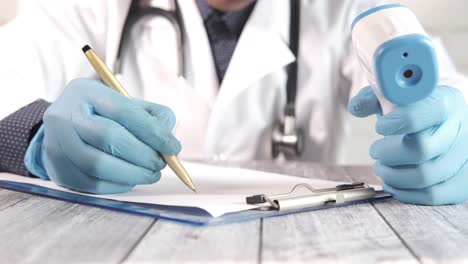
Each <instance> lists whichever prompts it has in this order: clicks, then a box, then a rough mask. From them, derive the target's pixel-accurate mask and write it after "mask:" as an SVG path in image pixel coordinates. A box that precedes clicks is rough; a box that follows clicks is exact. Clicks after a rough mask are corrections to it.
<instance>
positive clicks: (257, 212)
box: [0, 180, 391, 226]
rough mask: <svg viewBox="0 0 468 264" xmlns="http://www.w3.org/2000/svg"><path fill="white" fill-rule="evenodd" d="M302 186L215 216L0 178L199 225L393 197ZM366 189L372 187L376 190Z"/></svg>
mask: <svg viewBox="0 0 468 264" xmlns="http://www.w3.org/2000/svg"><path fill="white" fill-rule="evenodd" d="M299 185H301V186H298V185H296V186H295V187H294V188H293V189H292V190H291V192H289V193H285V194H278V195H270V196H267V195H264V194H257V195H253V196H248V197H246V202H247V203H249V202H250V203H253V202H256V203H259V202H261V204H262V206H259V207H258V208H257V209H252V210H247V211H241V212H234V213H227V214H224V215H222V216H220V217H215V218H213V217H212V216H211V215H210V214H209V213H207V212H206V211H205V210H202V209H199V208H194V207H182V206H166V205H149V204H141V203H130V202H122V201H116V200H110V199H104V198H98V197H91V196H86V195H80V194H76V193H69V192H64V191H59V190H54V189H50V188H45V187H42V186H37V185H33V184H28V183H19V182H13V181H6V180H0V188H4V189H8V190H13V191H18V192H24V193H29V194H34V195H38V196H43V197H48V198H53V199H58V200H62V201H67V202H72V203H78V204H82V205H88V206H94V207H99V208H104V209H109V210H114V211H118V212H124V213H130V214H135V215H141V216H146V217H151V218H157V219H164V220H169V221H175V222H179V223H183V224H189V225H195V226H208V225H222V224H229V223H237V222H243V221H249V220H255V219H260V218H267V217H276V216H282V215H288V214H295V213H301V212H308V211H315V210H322V209H328V208H333V207H340V206H347V205H353V204H360V203H367V202H374V201H381V200H388V199H391V195H390V194H387V193H385V192H383V191H375V190H374V189H373V188H372V187H369V186H367V185H366V184H364V183H351V184H345V185H338V186H336V187H332V188H327V189H314V188H313V187H312V186H303V184H299ZM302 187H304V188H307V189H309V191H310V194H308V195H298V196H296V195H295V194H296V191H297V190H298V188H302ZM366 188H371V189H372V190H373V191H372V190H370V189H366ZM358 194H360V195H358ZM317 197H319V198H317ZM333 198H335V200H333ZM268 200H270V201H271V202H272V203H273V204H279V207H278V208H276V207H275V206H273V205H272V204H271V203H270V202H269V201H268ZM285 201H286V203H285ZM291 201H292V202H293V204H295V206H294V207H289V208H287V207H285V206H284V205H285V204H288V203H290V202H291ZM311 201H315V203H311ZM318 201H320V202H318Z"/></svg>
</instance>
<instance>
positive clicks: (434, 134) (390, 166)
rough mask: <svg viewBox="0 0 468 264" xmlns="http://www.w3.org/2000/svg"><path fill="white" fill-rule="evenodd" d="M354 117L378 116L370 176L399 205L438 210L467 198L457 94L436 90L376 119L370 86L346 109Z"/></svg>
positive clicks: (466, 134) (467, 120) (465, 125)
mask: <svg viewBox="0 0 468 264" xmlns="http://www.w3.org/2000/svg"><path fill="white" fill-rule="evenodd" d="M349 111H350V112H351V113H352V114H353V115H354V116H357V117H366V116H369V115H372V114H377V117H378V121H377V124H376V131H377V133H379V134H381V135H383V136H384V138H383V139H380V140H377V141H376V142H374V144H373V145H372V146H371V149H370V155H371V157H372V158H373V159H375V160H377V162H376V163H375V164H374V166H373V169H374V172H375V173H376V174H377V175H378V176H380V177H381V178H382V180H383V182H384V184H383V188H384V190H385V191H386V192H388V193H391V194H393V196H394V197H395V198H396V199H398V200H400V201H402V202H408V203H416V204H427V205H440V204H452V203H461V202H463V201H465V200H466V199H468V164H467V161H468V107H467V105H466V103H465V101H464V98H463V95H462V94H461V92H460V91H459V90H457V89H454V88H451V87H447V86H439V87H437V88H436V89H435V90H434V92H433V93H432V94H431V95H430V96H429V97H427V98H425V99H423V100H421V101H419V102H416V103H413V104H410V105H407V106H399V107H397V108H396V109H394V110H393V111H391V112H390V113H388V114H386V115H383V116H382V115H381V114H380V113H381V109H380V104H379V102H378V100H377V97H376V96H375V94H374V92H373V91H372V89H371V88H370V87H366V88H364V89H362V90H361V91H360V92H359V93H358V94H357V95H356V96H355V97H354V98H352V100H351V102H350V104H349Z"/></svg>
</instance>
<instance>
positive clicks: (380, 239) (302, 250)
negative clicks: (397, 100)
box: [0, 162, 468, 263]
mask: <svg viewBox="0 0 468 264" xmlns="http://www.w3.org/2000/svg"><path fill="white" fill-rule="evenodd" d="M228 165H231V166H232V165H236V166H240V167H247V168H253V169H259V170H265V171H272V172H281V173H287V174H292V175H297V176H304V177H315V178H321V179H329V180H341V181H343V180H344V181H366V182H369V183H379V180H378V178H377V177H375V176H374V175H373V174H372V171H371V169H370V168H368V167H324V166H320V165H317V164H311V163H289V164H284V165H280V164H273V163H271V162H254V163H249V164H242V163H237V164H232V163H231V164H228ZM0 201H1V202H0V227H1V229H0V263H72V262H73V263H74V262H80V263H152V262H158V263H161V262H163V263H164V262H174V263H184V262H197V263H207V262H210V263H225V262H228V263H229V262H232V263H274V262H284V261H291V262H294V263H301V262H304V263H314V262H315V263H329V262H330V263H335V262H341V263H348V262H357V263H375V262H404V263H418V262H422V263H433V262H451V263H459V262H468V204H466V203H465V204H462V205H453V206H439V207H429V206H416V205H408V204H401V203H399V202H397V201H389V202H376V203H373V204H360V205H354V206H349V207H343V208H334V209H328V210H322V211H314V212H308V213H302V214H296V215H288V216H282V217H276V218H267V219H263V220H257V221H250V222H243V223H237V224H229V225H222V226H214V227H193V226H188V225H181V224H177V223H173V222H168V221H163V220H155V219H152V218H147V217H140V216H135V215H130V214H124V213H118V212H114V211H109V210H104V209H99V208H94V207H89V206H83V205H78V204H73V203H67V202H62V201H58V200H53V199H47V198H42V197H37V196H32V195H28V194H24V193H19V192H12V191H8V190H2V189H0Z"/></svg>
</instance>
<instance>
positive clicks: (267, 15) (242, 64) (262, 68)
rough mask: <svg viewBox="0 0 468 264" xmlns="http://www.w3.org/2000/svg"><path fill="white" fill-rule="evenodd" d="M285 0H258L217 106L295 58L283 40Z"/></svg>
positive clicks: (238, 45)
mask: <svg viewBox="0 0 468 264" xmlns="http://www.w3.org/2000/svg"><path fill="white" fill-rule="evenodd" d="M288 3H289V2H288V1H270V0H258V2H257V4H256V6H255V8H254V10H253V12H252V15H251V17H250V19H249V21H248V22H247V24H246V25H245V27H244V30H243V32H242V34H241V37H240V39H239V41H238V44H237V47H236V49H235V51H234V54H233V56H232V58H231V61H230V63H229V67H228V69H227V72H226V75H225V77H224V80H223V82H222V84H221V89H220V92H219V94H218V98H217V101H216V106H218V105H220V106H222V105H226V103H228V102H229V101H230V100H234V99H235V98H236V96H237V95H238V94H240V93H241V92H242V91H244V90H245V89H247V88H249V87H252V86H253V84H254V83H255V82H258V81H260V80H261V79H262V77H264V76H266V75H268V74H269V73H271V72H273V71H275V70H278V69H280V68H282V67H284V66H286V65H287V64H289V63H291V62H293V61H294V60H295V57H294V55H293V54H292V52H291V51H290V49H289V46H288V43H287V41H285V40H286V39H288V36H287V35H288V33H289V32H288V31H287V27H288V25H289V15H288V13H289V12H285V10H287V9H289V4H288ZM278 11H280V12H278Z"/></svg>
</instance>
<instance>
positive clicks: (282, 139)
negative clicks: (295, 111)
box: [271, 115, 304, 159]
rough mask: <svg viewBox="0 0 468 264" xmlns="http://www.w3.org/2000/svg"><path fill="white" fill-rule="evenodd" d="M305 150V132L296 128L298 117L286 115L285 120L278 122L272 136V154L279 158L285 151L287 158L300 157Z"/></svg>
mask: <svg viewBox="0 0 468 264" xmlns="http://www.w3.org/2000/svg"><path fill="white" fill-rule="evenodd" d="M303 152H304V132H303V130H302V129H300V128H296V118H295V117H294V116H292V115H286V116H285V117H284V122H278V123H277V124H276V125H275V127H274V128H273V133H272V137H271V155H272V157H273V158H277V157H278V156H279V155H280V153H283V155H284V157H285V158H286V159H294V158H298V157H300V156H301V155H302V153H303Z"/></svg>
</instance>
